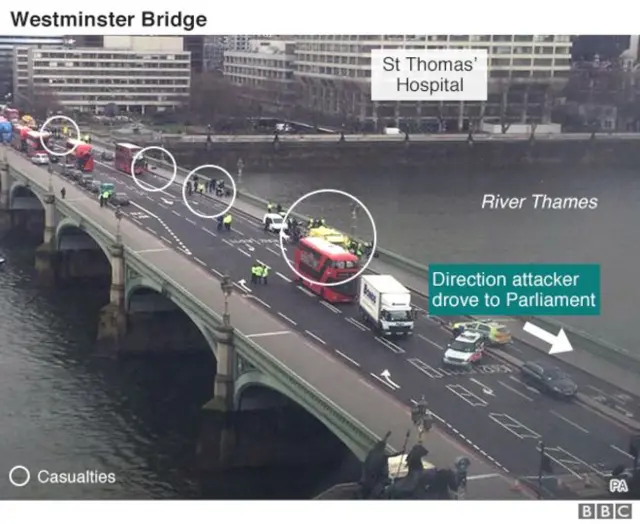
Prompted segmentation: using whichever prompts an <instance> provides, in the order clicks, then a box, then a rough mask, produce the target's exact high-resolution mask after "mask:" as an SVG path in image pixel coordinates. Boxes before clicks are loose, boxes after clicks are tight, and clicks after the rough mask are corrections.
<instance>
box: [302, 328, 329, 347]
mask: <svg viewBox="0 0 640 524" xmlns="http://www.w3.org/2000/svg"><path fill="white" fill-rule="evenodd" d="M304 332H305V333H306V334H307V335H309V336H310V337H311V338H315V339H316V340H317V341H318V342H320V344H325V345H326V342H325V341H324V340H322V339H321V338H320V337H319V336H318V335H316V334H314V333H312V332H311V331H309V330H308V329H305V330H304Z"/></svg>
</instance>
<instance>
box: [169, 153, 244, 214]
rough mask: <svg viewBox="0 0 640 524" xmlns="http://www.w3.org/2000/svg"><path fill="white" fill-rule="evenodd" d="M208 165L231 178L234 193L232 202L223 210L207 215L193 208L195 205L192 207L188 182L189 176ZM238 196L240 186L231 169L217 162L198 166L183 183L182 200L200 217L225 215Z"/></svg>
mask: <svg viewBox="0 0 640 524" xmlns="http://www.w3.org/2000/svg"><path fill="white" fill-rule="evenodd" d="M207 167H210V168H211V169H217V170H218V171H220V172H221V173H223V174H224V175H226V176H227V178H229V180H231V189H232V193H233V194H232V195H231V202H230V203H229V205H228V206H227V207H225V208H224V210H223V211H221V212H220V213H218V214H217V215H205V214H204V213H200V212H199V211H196V210H195V209H193V207H191V204H189V202H188V201H187V183H188V182H189V178H191V177H192V176H193V175H195V174H196V173H197V172H198V171H200V170H201V169H205V168H207ZM237 196H238V188H237V187H236V181H235V180H234V179H233V177H232V176H231V173H229V171H227V170H226V169H225V168H224V167H220V166H216V165H215V164H205V165H203V166H199V167H196V168H195V169H194V170H193V171H191V172H190V173H189V174H188V175H187V176H186V177H185V178H184V182H183V183H182V201H183V202H184V205H185V206H187V209H188V210H189V211H191V212H192V213H193V214H194V215H195V216H197V217H200V218H218V217H219V216H222V215H225V214H226V213H227V212H228V211H229V210H230V209H231V208H232V207H233V204H235V201H236V197H237Z"/></svg>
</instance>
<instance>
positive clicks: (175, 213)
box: [171, 209, 182, 217]
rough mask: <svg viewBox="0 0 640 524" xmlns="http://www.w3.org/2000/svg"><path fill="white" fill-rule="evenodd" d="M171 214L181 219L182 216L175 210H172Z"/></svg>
mask: <svg viewBox="0 0 640 524" xmlns="http://www.w3.org/2000/svg"><path fill="white" fill-rule="evenodd" d="M171 212H172V213H173V214H174V215H175V216H177V217H182V215H181V214H180V213H178V212H177V211H176V210H175V209H172V210H171Z"/></svg>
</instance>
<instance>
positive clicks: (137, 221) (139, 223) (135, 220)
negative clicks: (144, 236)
mask: <svg viewBox="0 0 640 524" xmlns="http://www.w3.org/2000/svg"><path fill="white" fill-rule="evenodd" d="M131 220H133V221H134V222H135V223H136V224H138V225H139V226H140V227H144V224H143V223H142V222H141V221H140V220H138V219H137V218H133V217H131Z"/></svg>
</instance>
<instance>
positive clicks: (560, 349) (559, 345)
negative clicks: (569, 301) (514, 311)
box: [523, 322, 573, 355]
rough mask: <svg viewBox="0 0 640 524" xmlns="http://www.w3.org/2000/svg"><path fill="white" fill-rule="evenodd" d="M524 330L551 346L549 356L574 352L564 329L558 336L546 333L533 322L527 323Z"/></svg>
mask: <svg viewBox="0 0 640 524" xmlns="http://www.w3.org/2000/svg"><path fill="white" fill-rule="evenodd" d="M523 329H524V330H525V331H526V332H527V333H529V334H530V335H533V336H534V337H537V338H539V339H540V340H543V341H544V342H546V343H547V344H551V349H550V350H549V355H556V354H558V353H568V352H569V351H573V346H572V345H571V342H569V339H568V338H567V335H566V333H565V332H564V329H560V332H559V333H558V335H557V336H556V335H553V334H552V333H549V332H548V331H545V330H544V329H542V328H541V327H538V326H536V325H535V324H532V323H531V322H526V323H525V325H524V328H523Z"/></svg>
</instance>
